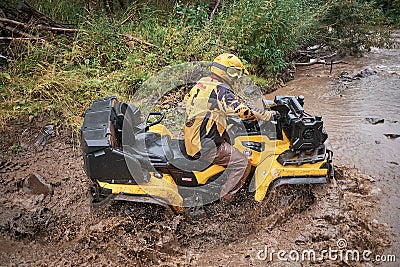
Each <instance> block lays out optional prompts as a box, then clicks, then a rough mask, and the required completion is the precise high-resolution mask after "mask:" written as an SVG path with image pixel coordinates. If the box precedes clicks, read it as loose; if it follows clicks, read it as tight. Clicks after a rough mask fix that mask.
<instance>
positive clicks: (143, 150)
mask: <svg viewBox="0 0 400 267" xmlns="http://www.w3.org/2000/svg"><path fill="white" fill-rule="evenodd" d="M132 148H133V149H134V150H135V152H136V153H138V154H139V155H140V156H142V157H144V158H148V159H149V160H150V162H151V163H152V164H153V165H155V166H157V165H169V162H170V161H172V160H173V158H174V153H173V150H172V148H171V137H170V136H169V135H163V136H161V135H160V134H158V133H153V132H143V133H139V134H136V135H135V141H134V143H133V145H132Z"/></svg>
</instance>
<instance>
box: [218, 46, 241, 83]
mask: <svg viewBox="0 0 400 267" xmlns="http://www.w3.org/2000/svg"><path fill="white" fill-rule="evenodd" d="M211 72H212V73H213V74H215V75H217V76H219V77H221V78H222V79H224V80H225V81H226V82H227V83H229V84H231V85H232V84H234V83H235V81H236V80H237V79H239V78H240V77H241V76H242V75H243V73H244V74H246V75H248V74H249V72H248V71H247V70H246V68H245V67H244V65H243V63H242V61H241V60H240V59H239V58H238V57H237V56H235V55H233V54H229V53H224V54H221V55H219V56H217V57H216V58H215V59H214V62H213V63H212V64H211Z"/></svg>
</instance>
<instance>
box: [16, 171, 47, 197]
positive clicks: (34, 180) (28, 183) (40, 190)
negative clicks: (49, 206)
mask: <svg viewBox="0 0 400 267" xmlns="http://www.w3.org/2000/svg"><path fill="white" fill-rule="evenodd" d="M22 188H23V190H24V192H25V193H28V194H32V195H42V194H43V195H49V194H53V187H52V186H51V185H50V184H49V183H47V182H46V181H45V180H44V178H43V177H42V176H40V175H39V174H37V173H32V174H30V175H28V176H27V177H25V179H24V181H23V183H22Z"/></svg>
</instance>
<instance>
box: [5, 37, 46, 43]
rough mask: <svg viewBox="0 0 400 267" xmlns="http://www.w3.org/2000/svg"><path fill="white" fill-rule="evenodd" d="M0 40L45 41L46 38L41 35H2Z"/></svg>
mask: <svg viewBox="0 0 400 267" xmlns="http://www.w3.org/2000/svg"><path fill="white" fill-rule="evenodd" d="M0 40H10V41H39V42H43V43H45V42H46V40H44V39H43V38H39V37H33V38H28V37H0Z"/></svg>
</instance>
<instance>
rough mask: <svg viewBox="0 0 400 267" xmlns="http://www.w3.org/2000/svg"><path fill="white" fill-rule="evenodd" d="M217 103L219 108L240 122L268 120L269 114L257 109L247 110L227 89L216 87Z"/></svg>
mask: <svg viewBox="0 0 400 267" xmlns="http://www.w3.org/2000/svg"><path fill="white" fill-rule="evenodd" d="M217 92H218V102H219V106H220V108H221V109H222V110H223V111H224V112H225V113H226V115H229V116H238V117H239V118H240V119H242V120H254V119H255V118H257V119H260V120H269V119H270V118H271V113H270V112H268V111H264V110H260V109H257V108H249V107H248V106H246V105H245V104H243V103H241V102H240V101H239V100H238V99H237V98H236V96H235V95H234V94H233V93H232V91H231V90H229V88H227V87H225V86H218V87H217Z"/></svg>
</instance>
